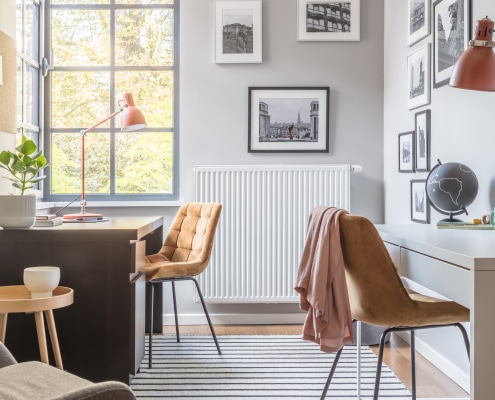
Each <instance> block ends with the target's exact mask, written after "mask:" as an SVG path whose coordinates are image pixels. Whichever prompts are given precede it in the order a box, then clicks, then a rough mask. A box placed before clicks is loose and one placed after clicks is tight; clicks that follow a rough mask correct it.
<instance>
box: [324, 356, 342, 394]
mask: <svg viewBox="0 0 495 400" xmlns="http://www.w3.org/2000/svg"><path fill="white" fill-rule="evenodd" d="M342 350H344V346H342V347H341V348H340V350H339V351H337V353H336V354H335V359H334V360H333V364H332V368H331V369H330V373H329V374H328V378H327V382H326V383H325V387H324V388H323V392H322V393H321V397H320V400H324V399H325V397H326V395H327V391H328V388H329V387H330V382H332V378H333V375H334V373H335V369H336V368H337V364H338V362H339V359H340V355H341V354H342Z"/></svg>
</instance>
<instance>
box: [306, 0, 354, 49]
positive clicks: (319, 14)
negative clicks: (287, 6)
mask: <svg viewBox="0 0 495 400" xmlns="http://www.w3.org/2000/svg"><path fill="white" fill-rule="evenodd" d="M360 21H361V17H360V0H347V1H345V2H332V1H328V0H327V1H322V0H298V3H297V40H300V41H304V40H305V41H319V40H337V41H345V40H354V41H359V40H360V24H361V22H360Z"/></svg>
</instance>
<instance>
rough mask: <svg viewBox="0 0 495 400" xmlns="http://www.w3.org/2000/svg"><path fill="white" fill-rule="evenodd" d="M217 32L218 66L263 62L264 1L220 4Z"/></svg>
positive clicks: (217, 4)
mask: <svg viewBox="0 0 495 400" xmlns="http://www.w3.org/2000/svg"><path fill="white" fill-rule="evenodd" d="M215 29H216V46H215V48H216V51H215V53H216V57H215V61H216V62H217V63H218V64H220V63H260V62H262V45H261V43H262V41H261V0H252V1H217V3H216V26H215Z"/></svg>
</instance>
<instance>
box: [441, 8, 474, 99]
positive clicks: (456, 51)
mask: <svg viewBox="0 0 495 400" xmlns="http://www.w3.org/2000/svg"><path fill="white" fill-rule="evenodd" d="M433 21H434V23H433V88H435V89H436V88H439V87H442V86H444V85H446V84H447V83H448V82H449V80H450V76H451V75H452V70H453V69H454V65H455V63H456V61H457V60H458V58H459V57H460V56H461V54H462V53H463V51H464V50H465V49H466V48H467V46H468V44H469V39H470V34H471V0H437V1H435V2H434V3H433Z"/></svg>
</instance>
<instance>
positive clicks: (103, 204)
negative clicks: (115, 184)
mask: <svg viewBox="0 0 495 400" xmlns="http://www.w3.org/2000/svg"><path fill="white" fill-rule="evenodd" d="M88 204H89V203H88ZM182 204H183V201H180V200H174V201H92V202H91V204H89V205H90V206H91V207H98V208H119V207H178V206H180V205H182ZM66 205H67V203H66V202H39V203H37V204H36V209H38V210H44V209H48V208H58V207H65V206H66ZM74 207H80V205H79V202H74V203H73V204H71V205H70V208H74ZM68 208H69V207H68Z"/></svg>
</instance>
